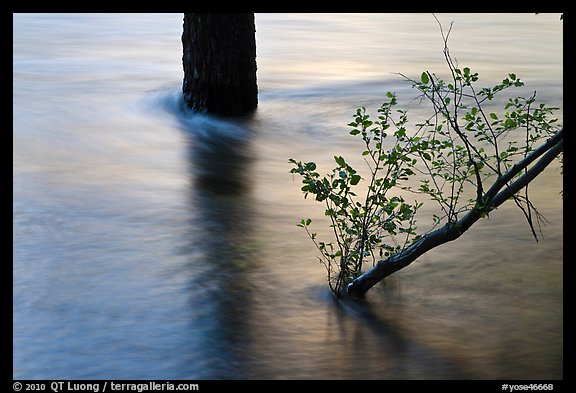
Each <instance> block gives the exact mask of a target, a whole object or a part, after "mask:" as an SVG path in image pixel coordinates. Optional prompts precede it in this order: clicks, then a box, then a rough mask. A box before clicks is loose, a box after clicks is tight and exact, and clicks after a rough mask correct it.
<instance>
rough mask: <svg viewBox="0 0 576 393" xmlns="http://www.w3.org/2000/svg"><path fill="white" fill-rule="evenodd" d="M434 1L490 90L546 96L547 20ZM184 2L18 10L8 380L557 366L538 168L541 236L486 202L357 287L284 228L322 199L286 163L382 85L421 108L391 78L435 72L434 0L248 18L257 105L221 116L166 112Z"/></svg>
mask: <svg viewBox="0 0 576 393" xmlns="http://www.w3.org/2000/svg"><path fill="white" fill-rule="evenodd" d="M437 16H438V18H439V19H440V20H441V21H442V22H443V23H444V27H445V28H447V27H448V26H449V23H450V22H451V21H454V26H453V30H452V32H451V40H450V45H451V51H452V54H453V55H454V56H455V58H456V59H457V60H458V62H459V64H461V65H462V66H465V65H467V66H469V67H470V68H472V69H473V70H474V71H478V72H479V73H480V75H481V78H482V79H481V81H483V82H485V83H486V85H491V84H495V83H497V82H498V81H500V80H501V79H502V78H503V77H505V76H506V75H507V74H508V73H509V72H515V73H516V74H517V75H519V76H520V77H521V78H522V79H523V80H525V82H526V85H527V87H526V89H524V91H525V92H528V94H529V93H530V92H531V91H533V90H538V92H539V95H538V97H540V98H541V99H544V100H546V102H548V103H549V104H551V105H557V106H560V107H562V83H563V80H562V73H563V68H562V64H563V62H562V56H563V54H562V48H563V41H562V28H563V25H562V22H561V21H560V20H559V15H557V14H552V15H550V14H537V15H535V14H451V15H448V14H439V15H437ZM182 17H183V16H182V14H162V15H156V14H15V15H14V18H13V22H14V27H13V35H14V41H13V44H14V49H13V58H14V59H13V85H14V87H13V89H14V90H13V100H14V103H13V124H14V128H13V179H14V180H13V230H14V231H13V232H14V236H13V250H14V258H13V285H14V286H13V296H14V299H13V320H14V322H13V328H14V334H13V362H14V368H13V377H14V378H15V379H36V378H38V379H41V378H42V379H138V378H143V379H205V378H210V379H310V378H312V379H326V378H328V379H332V378H334V379H484V378H487V379H514V378H518V379H556V378H562V376H563V366H562V364H563V349H562V348H563V324H562V320H563V297H562V291H563V281H562V273H563V268H562V262H563V217H562V199H561V198H560V196H559V195H558V193H559V192H560V191H561V189H562V177H561V175H560V170H559V167H558V165H557V164H555V165H554V166H553V167H551V168H549V169H548V170H547V171H546V172H545V173H544V175H543V176H542V177H541V178H539V179H538V180H537V181H536V182H535V183H534V185H533V187H532V188H531V195H532V198H533V202H534V203H535V204H536V205H537V206H538V207H539V209H540V210H541V212H542V213H543V214H544V215H545V216H546V218H547V219H548V220H549V222H550V223H549V224H548V225H547V226H546V227H545V228H544V229H543V235H544V236H543V238H542V240H541V241H540V242H539V243H536V242H534V240H533V239H532V237H531V234H530V231H529V229H528V227H527V226H526V224H525V222H524V219H523V217H522V215H521V213H520V212H519V211H517V209H515V208H514V207H513V206H504V207H502V208H501V209H499V210H498V211H497V212H496V213H497V214H493V215H491V217H490V219H489V220H485V221H482V222H480V223H478V224H477V225H476V226H475V227H473V228H472V230H470V231H469V232H468V233H466V234H465V235H464V236H463V237H462V238H461V239H459V240H458V241H457V242H454V243H452V244H447V245H445V246H442V247H440V248H438V249H436V250H434V251H432V252H430V253H428V254H426V255H424V256H423V257H421V258H420V259H419V260H418V261H417V262H415V263H414V264H413V265H411V266H410V267H408V268H406V269H404V270H403V271H401V272H398V273H397V274H395V275H394V276H391V277H390V278H388V279H387V280H386V281H385V282H384V283H383V284H382V285H378V286H377V287H376V288H374V290H372V291H371V292H370V293H369V295H368V297H367V299H366V301H365V302H363V303H362V304H349V303H344V304H341V303H338V302H335V301H334V299H333V298H332V297H331V295H330V293H329V291H328V290H327V285H326V281H325V279H326V277H325V272H324V270H323V268H322V266H321V265H320V264H319V263H318V262H317V259H316V256H315V255H316V253H315V249H314V247H313V245H312V244H311V243H310V242H309V240H308V238H307V237H306V234H305V233H304V232H303V231H301V230H300V229H299V228H297V227H296V225H295V224H296V223H297V222H298V221H299V220H300V219H301V218H302V217H312V218H314V219H315V220H318V221H321V220H322V218H323V210H322V208H321V207H320V206H319V205H318V206H316V205H315V204H314V203H313V202H312V201H310V200H304V199H303V198H302V195H301V192H300V191H299V188H300V186H299V183H298V179H293V178H292V176H291V175H290V174H289V173H288V171H289V168H290V166H289V165H288V163H287V160H288V158H290V157H293V158H297V159H300V160H315V161H316V162H318V163H319V165H320V166H321V168H326V169H325V170H326V171H328V168H329V167H328V165H330V164H331V163H330V161H331V159H332V156H333V155H335V154H341V155H344V156H345V157H353V156H354V155H355V154H357V149H356V147H357V145H356V144H355V143H354V142H353V141H352V142H351V139H350V137H349V136H348V133H347V127H346V124H347V123H348V122H349V121H350V116H351V115H352V114H353V113H354V112H355V109H356V108H357V107H358V106H361V105H364V106H366V107H367V108H369V110H374V109H375V108H377V107H378V106H379V104H380V103H381V100H382V98H383V97H384V96H385V93H386V91H396V92H397V93H398V94H399V96H400V97H401V99H402V100H404V101H403V102H405V103H406V104H407V105H408V106H409V107H410V111H411V113H413V115H412V116H414V117H415V118H417V117H418V115H419V114H420V113H422V112H421V111H422V110H421V109H419V108H418V107H417V106H416V104H415V103H414V102H411V100H412V98H414V90H412V89H410V87H409V85H406V84H405V83H404V82H403V81H402V79H401V78H400V77H399V76H398V75H397V74H395V73H397V72H402V73H404V74H406V75H409V76H414V77H417V76H418V75H420V73H421V72H422V71H424V70H430V71H434V72H437V73H439V74H441V73H442V72H445V68H444V66H443V58H442V40H441V37H440V34H439V28H438V24H437V22H436V20H435V19H434V17H433V16H432V15H430V14H352V15H348V14H257V15H256V26H257V47H258V59H257V60H258V83H259V89H260V103H259V108H258V110H257V111H256V113H255V114H254V116H252V117H251V118H250V119H245V120H227V121H223V120H220V119H215V118H211V117H209V116H204V115H195V114H191V113H189V112H188V111H186V110H184V109H183V105H182V102H181V99H180V88H181V83H182V77H183V75H182V66H181V53H182V48H181V42H180V35H181V32H182ZM558 115H559V116H560V117H561V116H562V113H561V112H559V113H558ZM415 120H417V119H415ZM316 229H317V230H318V231H319V232H320V234H327V233H328V228H322V227H320V226H318V227H317V228H316Z"/></svg>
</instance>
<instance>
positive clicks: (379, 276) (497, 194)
mask: <svg viewBox="0 0 576 393" xmlns="http://www.w3.org/2000/svg"><path fill="white" fill-rule="evenodd" d="M563 136H564V129H561V130H559V131H558V132H557V133H556V134H554V135H553V136H552V137H550V138H549V139H548V140H547V141H546V142H545V143H544V144H543V145H542V146H540V147H539V148H538V149H536V150H533V151H532V152H531V153H530V154H528V155H527V156H526V157H525V158H524V159H522V160H521V161H519V162H518V163H517V164H516V165H514V166H512V167H511V168H510V169H509V170H508V171H506V172H505V173H504V174H502V176H500V177H498V178H497V179H496V181H495V182H494V184H493V185H492V187H491V188H490V189H489V190H488V191H487V192H486V193H485V194H484V196H483V200H484V201H486V203H485V204H484V205H483V206H480V205H478V204H477V205H476V207H474V209H472V210H470V211H469V212H468V213H467V214H466V215H465V216H464V217H462V218H461V219H460V220H458V221H456V222H448V223H447V224H445V225H444V226H443V227H441V228H439V229H436V230H434V231H432V232H429V233H427V234H425V235H423V236H422V237H421V238H420V239H418V240H417V241H415V242H414V243H412V244H411V245H410V246H408V247H407V248H405V249H404V250H402V251H401V252H400V253H398V254H395V255H393V256H391V257H389V258H387V259H382V260H380V261H378V263H377V264H376V265H375V266H374V267H373V268H371V269H370V270H368V271H367V272H365V273H364V274H362V275H361V276H359V277H358V278H356V279H355V280H354V281H352V282H351V283H350V284H349V285H348V287H347V288H346V292H347V294H348V295H350V296H353V297H362V296H363V295H364V294H365V293H366V291H368V290H369V289H370V288H372V287H373V286H374V285H375V284H377V283H378V282H380V281H381V280H383V279H384V278H386V277H388V276H389V275H391V274H392V273H394V272H396V271H398V270H400V269H402V268H404V267H406V266H408V265H410V264H411V263H412V262H414V261H415V260H416V259H417V258H418V257H420V256H421V255H422V254H424V253H426V252H428V251H430V250H431V249H433V248H436V247H438V246H440V245H442V244H444V243H448V242H450V241H453V240H456V239H458V238H459V237H460V236H461V235H462V234H463V233H464V232H466V231H467V230H468V229H469V228H470V227H471V226H472V225H474V224H475V223H476V222H477V221H478V220H479V219H480V218H482V217H483V216H484V214H485V213H488V212H489V211H491V210H494V209H496V208H497V207H499V206H500V205H502V204H503V203H504V202H505V201H507V200H508V199H510V198H512V197H513V196H514V195H515V194H516V193H518V192H519V191H520V190H522V188H524V187H526V185H527V184H529V183H530V182H531V181H532V180H534V179H535V178H536V177H537V176H538V175H539V174H540V173H541V172H542V171H543V170H544V169H545V168H546V167H547V166H548V165H549V164H550V163H551V162H552V161H553V160H554V159H555V158H556V157H558V155H559V154H560V153H561V152H562V151H563V148H564V138H563ZM536 160H538V161H537V162H535V161H536ZM534 162H535V164H534V165H533V166H532V167H531V168H530V169H528V170H526V168H528V166H529V165H530V164H532V163H534ZM524 170H525V172H524V174H522V175H521V176H519V177H518V178H517V179H516V180H515V181H513V182H512V183H510V181H511V180H512V179H513V178H514V177H515V176H516V175H518V174H519V173H520V172H521V171H524Z"/></svg>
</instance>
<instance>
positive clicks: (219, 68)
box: [182, 13, 258, 116]
mask: <svg viewBox="0 0 576 393" xmlns="http://www.w3.org/2000/svg"><path fill="white" fill-rule="evenodd" d="M255 31H256V29H255V25H254V14H253V13H186V14H184V31H183V34H182V46H183V56H182V64H183V67H184V82H183V86H182V91H183V94H184V101H185V102H186V104H187V105H188V106H189V107H190V108H192V109H193V110H195V111H199V112H208V113H212V114H215V115H219V116H243V115H246V114H248V113H250V112H252V111H253V110H254V109H256V107H257V105H258V86H257V82H256V36H255Z"/></svg>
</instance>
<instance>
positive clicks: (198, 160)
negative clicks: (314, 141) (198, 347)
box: [185, 116, 256, 379]
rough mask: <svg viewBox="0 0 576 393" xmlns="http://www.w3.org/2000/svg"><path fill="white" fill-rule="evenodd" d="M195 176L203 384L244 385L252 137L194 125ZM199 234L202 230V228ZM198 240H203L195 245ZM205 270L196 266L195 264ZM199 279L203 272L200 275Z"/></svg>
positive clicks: (226, 125)
mask: <svg viewBox="0 0 576 393" xmlns="http://www.w3.org/2000/svg"><path fill="white" fill-rule="evenodd" d="M185 128H186V134H187V136H188V138H189V149H188V159H189V165H190V168H191V169H190V173H191V185H190V196H189V200H190V204H191V210H192V211H193V212H194V216H195V219H194V220H193V222H192V223H191V226H193V228H191V233H194V238H191V239H190V242H191V243H190V250H189V251H190V253H191V255H194V256H193V257H191V258H192V260H193V262H192V264H195V266H191V267H190V269H194V274H193V277H194V278H193V282H192V283H191V286H192V288H191V293H193V294H194V295H193V297H192V298H191V300H190V307H191V313H193V315H199V317H197V319H198V322H196V323H195V325H194V327H193V328H194V329H195V331H193V332H191V334H198V333H197V330H198V326H200V328H201V329H202V330H203V333H202V334H203V335H204V336H205V340H204V343H205V344H204V345H203V346H204V348H203V351H206V354H207V356H206V358H207V364H206V375H205V377H206V378H214V379H242V378H245V375H246V373H247V372H248V371H247V370H245V367H246V361H245V359H244V357H243V354H244V353H246V350H247V346H248V345H249V341H250V340H249V339H248V338H249V336H250V328H249V326H247V322H248V321H249V319H250V313H251V309H250V307H251V304H252V299H251V297H252V294H251V287H252V284H251V282H250V279H251V271H252V270H253V269H254V268H255V267H256V266H255V256H254V252H253V249H252V247H253V243H254V242H253V240H252V234H251V232H252V226H253V214H254V213H253V201H252V198H251V179H250V176H251V174H250V172H251V168H250V167H251V162H252V154H251V150H250V149H251V145H250V132H249V130H248V129H247V128H246V127H245V126H244V125H242V124H241V123H240V122H239V121H220V120H216V119H212V118H210V117H203V116H199V117H195V120H194V121H192V122H188V123H186V124H185ZM198 226H201V228H198ZM198 233H200V236H199V237H200V238H198ZM199 263H200V264H201V265H202V266H198V264H199ZM197 271H204V272H205V273H203V274H197Z"/></svg>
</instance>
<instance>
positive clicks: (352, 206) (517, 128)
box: [289, 32, 564, 297]
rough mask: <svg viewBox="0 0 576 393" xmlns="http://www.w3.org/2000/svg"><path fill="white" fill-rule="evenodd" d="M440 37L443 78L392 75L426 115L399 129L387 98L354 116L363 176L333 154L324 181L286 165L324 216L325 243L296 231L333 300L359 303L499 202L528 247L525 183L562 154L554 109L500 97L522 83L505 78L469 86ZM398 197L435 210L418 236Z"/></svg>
mask: <svg viewBox="0 0 576 393" xmlns="http://www.w3.org/2000/svg"><path fill="white" fill-rule="evenodd" d="M442 35H443V38H444V58H445V60H446V64H447V66H448V74H447V75H449V77H448V78H447V79H446V80H444V79H441V78H440V77H438V76H437V75H436V74H435V73H432V72H429V71H425V72H423V73H422V74H421V75H420V77H419V78H418V79H412V78H409V77H407V76H405V75H402V74H401V76H402V77H404V78H405V79H406V80H407V81H408V82H410V83H411V84H412V86H413V87H414V88H415V89H417V90H418V91H419V94H420V100H421V102H423V103H427V104H428V105H429V108H430V115H429V116H428V117H427V118H425V119H423V120H422V121H421V122H419V123H416V124H414V125H409V122H408V115H407V112H406V111H404V110H401V109H397V105H398V102H397V98H396V95H395V94H394V93H392V92H389V93H388V94H387V100H386V102H384V104H382V106H381V107H380V109H379V110H378V119H374V120H373V119H372V118H371V117H370V115H369V114H367V113H366V109H365V108H360V109H358V110H357V111H356V113H355V114H354V116H353V118H354V120H353V121H352V122H351V123H350V124H349V126H351V127H352V130H351V131H350V134H351V135H353V136H356V137H360V138H362V142H363V146H364V150H363V151H362V157H363V160H364V162H365V163H366V166H367V168H366V172H367V175H365V176H362V175H361V174H360V171H358V170H356V169H355V168H353V167H352V166H351V165H350V163H349V162H348V161H347V160H346V159H345V158H344V157H342V156H335V157H334V160H335V162H336V167H335V168H334V169H333V170H332V172H331V173H329V174H327V175H325V176H322V175H320V173H318V172H317V165H316V164H315V163H314V162H305V163H303V162H301V161H297V160H295V159H290V160H289V162H290V163H291V164H293V165H294V166H293V168H292V169H291V171H290V172H291V173H293V174H298V175H300V176H301V177H302V184H303V186H302V192H303V193H304V196H305V197H306V196H307V195H313V196H314V199H315V200H316V201H318V202H320V203H322V204H323V205H324V207H325V215H326V216H327V217H329V219H330V228H331V232H332V233H333V235H334V238H333V239H334V240H333V241H330V242H326V241H321V240H320V239H319V238H318V235H317V233H315V232H312V231H311V229H310V228H311V223H312V220H311V219H309V218H308V219H302V220H301V221H300V224H299V225H298V226H300V227H302V228H304V229H305V230H306V232H307V234H308V235H309V237H310V238H311V240H312V241H313V242H314V244H315V246H316V247H317V249H318V251H319V253H320V256H319V257H318V258H319V260H320V261H321V262H322V263H323V264H324V266H325V267H326V270H327V273H328V282H329V285H330V288H331V289H332V291H333V292H334V293H335V294H336V295H340V294H343V293H345V294H348V295H351V296H354V297H361V296H363V295H364V294H365V293H366V292H367V291H368V290H369V289H370V288H372V287H373V286H374V285H375V284H376V283H378V282H380V281H381V280H383V279H384V278H386V277H388V276H389V275H391V274H393V273H394V272H396V271H398V270H400V269H402V268H404V267H406V266H408V265H410V264H411V263H412V262H414V261H415V260H416V259H417V258H418V257H420V256H421V255H423V254H424V253H426V252H428V251H430V250H432V249H433V248H436V247H438V246H440V245H442V244H445V243H448V242H451V241H453V240H456V239H458V238H459V237H460V236H461V235H462V234H463V233H464V232H466V231H468V230H469V229H470V228H471V227H472V225H474V224H475V223H476V222H477V221H479V220H480V219H481V218H484V217H488V216H489V215H490V214H491V213H492V212H493V211H494V210H496V209H497V208H498V207H499V206H501V205H502V204H503V203H504V202H506V201H509V200H510V201H513V202H514V203H515V204H516V205H517V206H518V208H519V209H520V210H521V211H522V213H523V214H524V216H525V218H526V221H527V223H528V226H529V228H530V230H531V232H532V234H533V236H534V237H535V238H536V240H538V230H539V226H540V223H541V221H542V220H543V217H542V216H541V214H540V213H539V212H538V210H537V209H536V207H535V206H534V205H533V203H532V202H531V200H530V195H529V184H530V183H531V182H532V181H533V180H534V179H535V178H536V177H537V176H538V175H540V174H541V173H542V172H543V171H544V169H545V168H546V167H548V165H550V164H551V163H552V162H553V161H554V159H555V158H557V157H559V156H561V154H562V152H563V141H564V129H563V128H561V127H560V126H558V124H557V119H555V118H553V117H552V116H551V115H552V114H553V112H554V111H555V110H557V109H559V108H553V107H549V106H547V105H546V104H544V103H538V102H537V101H536V93H535V92H534V93H533V94H532V95H531V96H529V97H511V98H509V99H508V100H507V101H506V100H503V97H501V95H502V92H504V91H508V90H509V89H513V88H516V87H522V86H524V82H523V81H521V80H520V78H518V77H517V76H516V75H515V74H513V73H510V74H508V75H507V77H506V78H504V79H503V80H502V82H501V83H498V84H496V85H495V86H492V87H484V88H480V87H478V86H477V81H478V79H479V76H478V73H476V72H473V71H472V70H471V69H470V68H469V67H459V66H458V65H457V64H456V63H455V62H454V61H453V60H452V57H451V56H450V52H449V49H448V45H447V41H448V35H449V32H448V34H444V32H442ZM496 97H498V99H496V100H495V98H496ZM498 102H505V105H504V108H503V109H502V110H495V109H493V108H494V105H495V103H498ZM488 108H490V109H488ZM363 181H365V183H363ZM363 184H366V186H365V187H364V189H360V187H361V186H362V185H363ZM359 185H360V187H359ZM407 194H408V195H409V194H413V195H424V196H426V197H427V198H428V199H430V200H431V201H433V202H434V203H435V204H436V206H437V209H436V212H437V213H436V214H434V215H433V216H432V217H430V218H428V219H427V222H428V223H429V225H428V227H427V228H426V230H425V231H423V232H420V231H419V228H418V227H417V226H416V221H417V220H416V218H417V212H418V210H419V209H420V207H421V206H422V202H418V201H414V202H413V203H412V202H409V201H407V199H406V197H405V195H407ZM403 195H404V196H403ZM495 214H497V213H495ZM366 265H369V266H370V268H369V269H368V270H367V271H365V272H363V269H364V267H365V266H366Z"/></svg>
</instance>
